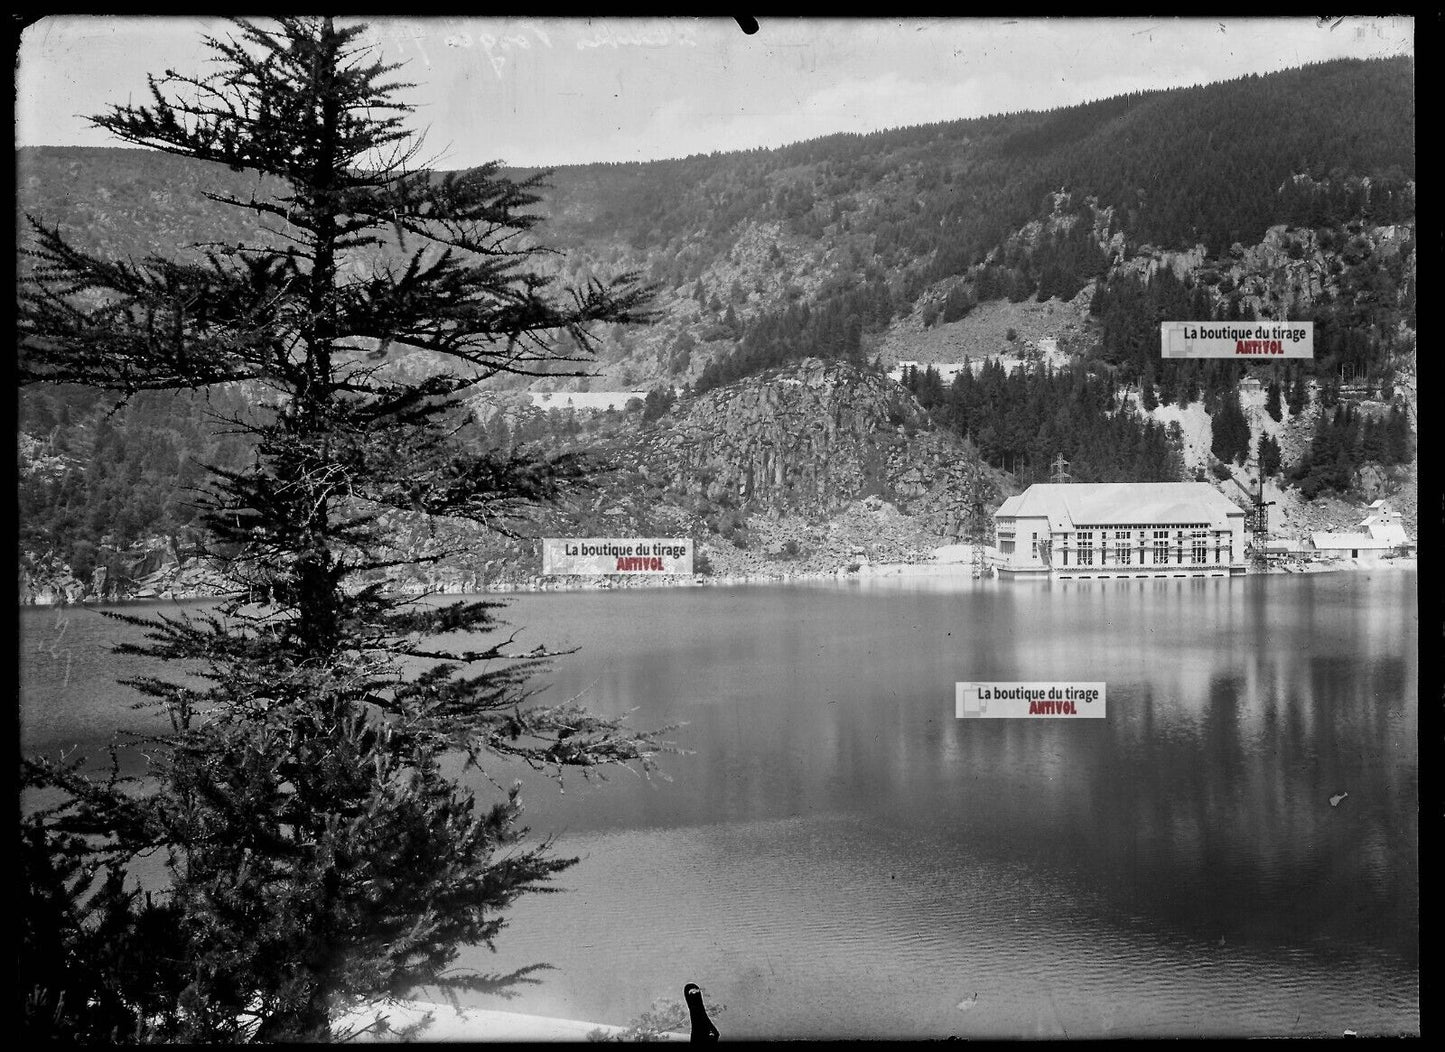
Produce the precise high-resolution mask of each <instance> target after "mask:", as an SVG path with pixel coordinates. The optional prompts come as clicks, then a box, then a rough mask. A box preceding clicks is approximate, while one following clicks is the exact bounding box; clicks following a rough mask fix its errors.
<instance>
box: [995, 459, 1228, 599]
mask: <svg viewBox="0 0 1445 1052" xmlns="http://www.w3.org/2000/svg"><path fill="white" fill-rule="evenodd" d="M1244 517H1245V516H1244V509H1243V508H1241V507H1239V506H1238V505H1236V504H1234V503H1233V502H1232V501H1230V500H1229V499H1228V498H1227V497H1225V496H1224V494H1222V493H1220V492H1219V491H1218V490H1217V489H1215V488H1214V487H1213V486H1211V485H1209V484H1208V483H1207V482H1110V483H1098V484H1091V483H1062V484H1060V483H1039V484H1036V485H1033V486H1030V487H1029V488H1028V489H1027V490H1025V491H1024V492H1023V493H1020V494H1018V495H1016V496H1013V497H1009V498H1008V499H1007V500H1006V501H1004V502H1003V504H1002V505H1001V506H1000V507H999V509H998V511H996V512H994V515H993V520H994V533H995V544H996V546H997V548H998V550H999V553H1000V555H1001V560H1000V562H999V563H998V564H997V569H998V571H999V574H1000V575H1003V576H1015V577H1049V578H1054V579H1060V580H1070V579H1078V580H1085V579H1105V578H1119V577H1123V578H1141V579H1143V578H1156V577H1165V578H1172V577H1229V576H1232V575H1235V574H1242V573H1244V572H1245V550H1244Z"/></svg>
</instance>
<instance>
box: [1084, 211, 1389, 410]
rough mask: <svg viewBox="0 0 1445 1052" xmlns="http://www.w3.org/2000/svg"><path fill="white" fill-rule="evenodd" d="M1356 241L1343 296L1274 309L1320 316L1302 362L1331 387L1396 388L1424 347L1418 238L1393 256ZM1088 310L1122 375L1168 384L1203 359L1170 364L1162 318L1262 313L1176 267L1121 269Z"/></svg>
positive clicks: (1343, 267)
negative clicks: (1404, 367) (1413, 262)
mask: <svg viewBox="0 0 1445 1052" xmlns="http://www.w3.org/2000/svg"><path fill="white" fill-rule="evenodd" d="M1317 237H1318V240H1319V241H1320V242H1322V243H1324V244H1328V245H1331V246H1333V245H1334V244H1335V243H1336V239H1337V238H1350V237H1351V235H1349V234H1348V233H1347V232H1344V231H1332V230H1324V231H1319V232H1317ZM1354 244H1355V248H1354V251H1353V252H1352V253H1350V254H1342V256H1341V257H1340V260H1338V261H1337V262H1339V270H1338V272H1337V277H1338V288H1339V291H1338V294H1336V295H1329V294H1324V295H1322V296H1321V297H1320V298H1319V299H1318V300H1317V301H1315V302H1297V301H1296V302H1292V303H1275V304H1272V307H1273V309H1272V311H1271V313H1270V315H1269V316H1270V317H1281V318H1288V319H1289V320H1290V321H1312V322H1314V351H1315V353H1314V357H1313V358H1311V359H1308V360H1306V361H1304V362H1303V363H1302V368H1303V369H1304V371H1305V372H1306V373H1307V374H1308V375H1310V376H1315V377H1318V378H1319V380H1320V382H1321V383H1322V384H1328V383H1341V382H1343V383H1370V384H1374V385H1376V386H1381V387H1386V388H1388V387H1389V385H1390V381H1391V380H1392V379H1393V376H1394V360H1395V358H1396V357H1397V356H1399V355H1403V354H1407V353H1409V352H1411V351H1413V350H1414V347H1415V338H1414V326H1415V320H1416V313H1415V288H1414V284H1413V281H1411V280H1410V274H1409V260H1410V257H1411V255H1412V254H1413V252H1414V243H1413V239H1411V240H1410V241H1409V242H1407V243H1406V244H1404V245H1403V246H1401V247H1400V249H1399V250H1398V251H1395V252H1391V253H1389V254H1388V255H1386V254H1384V253H1376V252H1371V251H1369V250H1368V243H1367V242H1366V243H1365V244H1364V247H1360V244H1359V239H1358V238H1357V237H1356V238H1355V239H1354ZM1226 284H1227V286H1228V287H1227V288H1225V286H1226ZM1221 289H1222V291H1221ZM1089 310H1090V313H1092V314H1093V315H1094V317H1095V318H1097V319H1098V320H1099V324H1100V330H1101V339H1100V347H1099V356H1100V357H1101V358H1102V360H1103V361H1105V362H1107V363H1109V364H1110V365H1113V366H1116V367H1118V369H1119V371H1120V376H1121V379H1123V380H1125V381H1136V380H1141V379H1145V378H1152V377H1156V376H1157V377H1158V378H1159V379H1160V380H1161V381H1162V382H1168V383H1176V382H1183V383H1186V384H1189V383H1198V382H1199V380H1200V378H1201V366H1202V364H1203V363H1200V362H1195V361H1177V362H1161V361H1160V359H1159V323H1160V322H1163V321H1184V320H1195V321H1205V320H1212V321H1246V322H1248V321H1255V320H1258V318H1259V312H1257V311H1256V310H1255V308H1254V304H1253V301H1252V300H1251V299H1247V298H1245V297H1243V296H1242V295H1241V294H1240V293H1239V290H1238V289H1236V288H1234V287H1233V283H1232V282H1230V281H1228V279H1227V278H1221V276H1220V275H1219V273H1218V272H1217V271H1215V270H1212V269H1208V268H1206V269H1205V270H1204V271H1202V272H1201V277H1200V280H1199V281H1196V280H1194V279H1193V278H1192V277H1189V276H1186V277H1184V278H1182V279H1181V278H1179V277H1177V276H1176V275H1175V273H1174V271H1173V270H1172V269H1171V268H1169V267H1160V268H1158V269H1157V270H1155V271H1154V273H1153V274H1152V275H1150V276H1148V277H1145V276H1143V275H1141V274H1139V273H1137V272H1133V271H1128V272H1122V273H1116V274H1114V275H1112V276H1111V277H1109V279H1108V280H1107V281H1104V282H1101V283H1100V284H1099V285H1098V286H1097V287H1096V288H1095V291H1094V295H1093V298H1092V300H1091V301H1090V305H1089ZM1163 397H1164V400H1165V401H1169V400H1170V398H1169V396H1168V395H1165V396H1163ZM1181 404H1187V403H1181Z"/></svg>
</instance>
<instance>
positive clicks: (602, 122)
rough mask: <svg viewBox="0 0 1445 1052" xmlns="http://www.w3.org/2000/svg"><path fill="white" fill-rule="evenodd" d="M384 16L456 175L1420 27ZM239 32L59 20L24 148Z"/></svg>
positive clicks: (911, 114) (1097, 84)
mask: <svg viewBox="0 0 1445 1052" xmlns="http://www.w3.org/2000/svg"><path fill="white" fill-rule="evenodd" d="M759 23H760V29H759V31H758V32H757V33H755V34H753V35H746V34H744V33H743V32H742V30H741V29H739V27H738V25H737V23H736V22H735V21H733V20H732V19H725V18H718V19H711V18H709V19H697V18H670V19H624V18H591V19H583V18H538V19H482V18H416V19H397V18H377V19H371V20H370V24H371V26H372V27H373V39H374V40H375V42H376V44H377V46H379V48H380V49H381V53H382V57H383V58H384V59H385V60H387V61H404V62H406V63H407V68H406V70H405V74H406V79H409V80H413V81H415V82H416V84H417V86H416V88H415V89H413V90H412V91H411V92H410V93H409V95H408V99H409V101H411V102H413V103H414V104H415V105H416V106H417V113H416V115H415V116H416V121H417V126H418V127H419V128H421V127H424V128H426V130H427V137H426V144H427V147H428V150H427V153H428V154H430V155H431V156H434V157H436V158H437V164H438V166H439V167H443V168H463V167H467V166H470V165H475V164H479V163H481V162H483V161H488V160H501V161H504V162H505V163H508V164H514V165H557V164H571V163H581V162H586V161H635V160H649V159H654V158H659V157H680V156H686V155H687V154H692V153H707V152H710V151H713V150H736V149H746V148H751V147H755V146H780V145H783V144H785V143H789V142H797V141H799V140H802V139H810V138H815V137H817V136H820V135H827V134H831V133H833V132H840V131H859V132H861V131H873V130H877V129H880V128H890V127H898V126H902V125H911V124H926V123H931V122H934V121H944V120H953V119H957V118H960V117H974V116H981V115H985V114H989V113H998V112H1005V111H1016V110H1037V109H1049V108H1052V107H1056V106H1063V105H1069V104H1072V103H1076V102H1082V101H1086V100H1089V99H1097V98H1104V97H1107V96H1110V95H1117V94H1119V93H1121V92H1125V91H1134V90H1140V89H1147V88H1164V87H1174V86H1180V85H1189V84H1199V83H1206V82H1210V81H1218V80H1226V79H1229V78H1232V77H1238V76H1242V75H1244V74H1247V73H1251V72H1255V73H1265V72H1268V71H1271V70H1277V69H1284V68H1288V67H1292V66H1300V65H1303V64H1305V63H1309V62H1319V61H1322V60H1326V59H1331V58H1338V57H1342V56H1356V57H1373V56H1383V55H1397V54H1402V53H1409V54H1413V48H1414V43H1413V37H1414V22H1413V20H1412V19H1408V18H1365V17H1347V18H1343V19H1340V20H1338V21H1336V20H1333V19H1331V20H1327V21H1323V22H1322V21H1320V20H1319V19H1316V18H1312V17H1311V18H1298V19H1231V18H1226V19H1222V20H1221V19H1217V18H1196V19H1164V18H1154V19H1147V20H1146V19H1018V20H1000V19H963V18H942V19H941V18H915V19H836V20H823V19H778V18H767V17H761V16H760V17H759ZM226 31H227V26H226V24H225V23H223V22H220V21H218V20H215V19H205V18H184V17H149V18H136V17H121V16H104V15H98V16H51V17H48V18H45V19H43V20H41V21H40V22H37V23H36V24H34V25H32V26H30V27H28V28H27V29H26V30H25V32H24V34H23V36H22V38H21V46H20V51H19V55H18V63H19V65H18V69H17V73H16V77H17V79H16V111H15V112H16V140H17V142H18V143H19V144H21V145H42V144H43V145H85V146H104V145H122V144H119V143H116V142H115V141H114V140H112V139H110V138H109V137H107V136H106V135H104V134H102V133H98V132H97V131H95V130H94V129H91V128H89V127H88V126H87V123H86V121H85V116H86V115H90V114H95V113H98V112H102V111H103V110H104V109H105V108H106V107H107V106H109V105H111V104H115V103H123V102H125V101H127V100H134V101H137V102H139V101H142V100H144V99H145V98H146V94H145V92H146V87H145V83H146V82H145V75H146V73H147V72H153V73H159V72H161V71H163V70H164V69H166V68H175V69H178V70H181V71H183V72H197V71H201V70H203V69H205V68H206V64H207V53H206V51H205V50H204V48H203V47H202V45H201V38H202V37H203V36H204V35H205V34H207V33H211V34H223V33H225V32H226Z"/></svg>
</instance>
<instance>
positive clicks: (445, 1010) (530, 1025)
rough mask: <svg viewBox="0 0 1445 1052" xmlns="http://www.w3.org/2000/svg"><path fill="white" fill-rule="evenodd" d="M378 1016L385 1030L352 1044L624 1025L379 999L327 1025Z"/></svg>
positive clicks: (607, 1033)
mask: <svg viewBox="0 0 1445 1052" xmlns="http://www.w3.org/2000/svg"><path fill="white" fill-rule="evenodd" d="M427 1015H431V1017H432V1018H431V1021H430V1022H429V1023H427V1024H426V1025H425V1026H424V1027H423V1028H422V1029H421V1030H419V1031H418V1032H417V1033H416V1034H415V1035H413V1036H411V1037H406V1038H403V1037H400V1036H398V1035H397V1034H396V1033H395V1031H396V1030H398V1029H404V1028H406V1027H409V1026H413V1025H415V1024H417V1023H419V1022H421V1021H422V1020H423V1019H425V1018H426V1016H427ZM378 1016H380V1017H381V1018H383V1019H385V1020H386V1021H387V1023H388V1024H389V1026H390V1027H391V1029H390V1030H387V1031H381V1032H375V1031H367V1032H365V1033H360V1034H356V1035H355V1036H353V1037H351V1038H349V1039H348V1040H349V1041H350V1042H353V1043H356V1044H387V1043H396V1042H403V1041H417V1042H424V1043H431V1042H434V1041H588V1040H591V1038H589V1036H588V1035H590V1034H592V1033H594V1032H598V1031H600V1032H601V1034H602V1035H603V1036H604V1037H605V1038H607V1039H618V1040H620V1039H621V1035H623V1034H625V1033H626V1032H627V1028H626V1027H624V1026H617V1025H615V1024H613V1023H592V1022H587V1021H586V1020H582V1019H562V1018H558V1017H555V1016H541V1015H529V1014H527V1013H523V1012H502V1011H497V1010H496V1009H490V1008H471V1007H467V1006H457V1007H453V1006H451V1005H447V1004H438V1003H436V1002H433V1001H395V1002H381V1003H377V1004H372V1005H369V1006H366V1007H363V1008H356V1009H353V1010H352V1011H350V1012H347V1013H346V1014H344V1015H342V1016H341V1017H340V1018H338V1019H337V1020H336V1022H335V1024H334V1027H333V1029H336V1030H340V1029H341V1028H343V1027H348V1028H358V1029H359V1028H361V1027H364V1026H367V1025H368V1024H369V1023H371V1022H372V1020H374V1019H375V1018H377V1017H378ZM652 1040H657V1041H686V1040H688V1035H686V1034H680V1033H662V1034H656V1035H653V1036H652Z"/></svg>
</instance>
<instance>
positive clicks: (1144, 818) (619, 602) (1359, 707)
mask: <svg viewBox="0 0 1445 1052" xmlns="http://www.w3.org/2000/svg"><path fill="white" fill-rule="evenodd" d="M946 583H947V584H948V587H941V586H940V583H939V582H938V581H931V582H930V581H927V580H926V579H902V580H899V581H896V582H886V583H885V582H877V581H874V582H867V583H853V584H847V585H840V586H833V585H819V586H808V587H791V588H749V589H739V590H737V591H736V592H735V593H731V594H730V593H728V592H727V591H724V590H722V589H695V590H685V591H676V592H627V593H619V592H613V593H590V594H589V593H582V594H550V595H548V594H543V595H529V596H525V597H522V598H521V599H519V600H518V601H517V603H516V604H515V606H514V607H513V609H512V611H511V613H510V615H509V619H510V620H511V621H513V622H514V623H516V624H518V625H523V626H526V627H525V628H524V629H523V631H522V633H521V635H520V637H519V646H520V648H521V649H527V648H530V647H531V646H532V645H534V644H536V643H538V642H548V643H550V644H552V645H555V646H572V645H575V646H579V647H580V648H581V650H580V651H579V653H577V654H575V655H572V656H570V657H567V658H564V659H563V660H562V661H561V662H560V663H559V665H558V667H557V669H556V672H555V674H554V675H553V676H552V677H551V678H552V681H553V687H552V690H551V692H550V695H549V696H550V697H553V698H555V699H561V698H563V697H567V696H570V695H572V694H573V693H578V692H581V693H582V694H583V695H584V700H585V701H586V702H587V703H588V704H590V705H592V706H593V707H595V708H598V709H601V710H603V711H610V712H616V713H621V712H625V711H629V710H634V709H635V711H634V712H633V713H632V716H631V718H632V719H633V720H634V721H636V722H637V723H638V724H640V725H644V726H656V725H660V724H664V723H674V722H684V723H685V726H683V727H682V728H681V729H680V730H679V731H678V732H677V738H678V740H679V741H680V743H681V744H683V745H684V746H686V747H688V748H689V749H692V750H694V752H693V753H692V754H691V755H688V756H683V757H674V758H670V759H669V760H668V761H667V762H666V764H665V768H666V771H667V773H668V775H670V777H671V781H666V782H664V781H660V780H657V779H654V780H643V779H638V778H634V777H631V776H630V775H614V776H613V777H612V778H611V779H610V780H609V782H608V783H607V784H606V785H605V786H600V787H590V786H584V785H581V784H578V783H576V782H575V781H569V783H568V789H567V792H566V793H565V794H558V793H557V792H556V790H555V788H554V787H551V786H549V785H547V784H545V783H542V782H539V781H537V780H536V779H535V778H532V777H531V776H524V778H525V780H528V781H530V782H531V783H532V784H530V785H529V786H528V788H527V790H526V794H525V796H526V799H527V801H528V816H527V817H528V821H529V823H530V824H531V825H532V826H533V827H534V828H536V829H539V830H547V831H561V833H562V834H563V838H562V843H561V846H562V848H563V849H564V850H566V851H570V852H577V853H580V854H582V855H584V856H585V861H584V862H583V863H582V864H581V865H580V866H579V867H577V868H576V869H574V870H573V871H571V872H570V873H569V874H568V875H567V877H566V878H565V880H564V884H566V885H567V886H569V887H571V888H572V889H574V894H571V895H562V896H545V897H541V900H540V901H537V902H524V903H523V904H521V905H520V906H519V908H518V909H517V911H516V913H515V914H514V918H513V924H512V927H511V928H510V929H509V932H508V934H507V936H505V937H504V939H503V949H502V955H501V958H500V959H498V958H491V957H488V956H486V955H485V954H481V955H479V956H478V957H477V958H476V962H475V963H477V964H479V965H480V966H482V967H485V968H487V969H492V968H495V967H511V966H514V965H516V964H521V963H526V962H528V961H531V960H538V959H541V960H549V961H552V962H553V963H556V964H558V965H559V968H560V972H559V973H558V974H557V976H556V978H555V979H554V980H552V981H549V982H548V983H547V984H545V986H544V987H542V988H538V989H536V990H530V991H527V992H526V993H525V994H524V995H523V997H522V999H521V1000H520V1001H519V1002H517V1003H516V1004H515V1005H514V1006H513V1007H516V1008H517V1009H518V1010H521V1011H553V1012H559V1013H562V1014H567V1015H571V1016H575V1017H583V1018H597V1019H606V1020H608V1021H613V1022H625V1021H626V1019H627V1018H628V1016H629V1015H632V1014H635V1013H636V1012H637V1011H640V1010H641V1008H643V1007H645V1006H646V1005H647V1004H648V1003H649V1002H650V1001H651V1000H652V998H654V997H656V996H659V995H661V994H666V993H675V991H673V987H675V986H679V985H680V983H679V982H678V981H676V980H677V976H678V975H680V974H682V973H684V972H686V973H687V974H688V975H689V976H690V977H697V978H699V979H700V981H703V980H705V981H704V985H705V986H706V987H707V988H708V989H709V991H710V992H715V993H716V995H717V996H718V997H719V998H720V999H721V1000H722V1001H724V1002H726V1003H728V1004H729V1005H732V1006H734V1008H733V1010H732V1018H731V1019H729V1018H728V1016H727V1015H724V1016H723V1017H722V1019H720V1020H719V1027H720V1029H723V1030H724V1033H726V1034H729V1035H737V1036H745V1035H747V1034H752V1035H760V1036H761V1035H780V1034H794V1035H808V1034H822V1033H835V1034H849V1033H857V1034H871V1035H889V1034H898V1035H902V1036H908V1035H924V1034H931V1035H941V1034H948V1033H959V1034H965V1035H973V1036H986V1035H1012V1034H1019V1035H1025V1034H1027V1035H1054V1034H1062V1033H1065V1032H1067V1033H1069V1034H1070V1035H1071V1036H1078V1035H1080V1034H1090V1035H1102V1034H1109V1033H1150V1032H1164V1033H1324V1032H1334V1033H1338V1032H1340V1030H1342V1029H1344V1028H1349V1029H1354V1030H1356V1031H1358V1032H1361V1033H1366V1032H1396V1031H1411V1032H1413V1031H1416V1030H1417V1029H1418V960H1419V943H1418V934H1417V933H1418V916H1419V898H1418V869H1417V863H1416V844H1417V829H1416V813H1417V770H1418V768H1417V762H1416V756H1417V749H1418V738H1417V729H1416V720H1417V711H1418V700H1417V696H1418V666H1417V659H1416V631H1417V623H1416V614H1415V609H1416V595H1415V575H1414V574H1406V573H1393V574H1373V575H1351V574H1336V575H1327V576H1312V577H1303V578H1251V579H1247V580H1234V581H1230V580H1202V581H1172V580H1171V581H1152V580H1151V581H1138V582H1131V581H1119V582H1111V581H1098V582H1088V581H1080V582H1059V583H1055V584H1052V585H1050V584H1048V583H1035V584H1027V585H1024V586H1022V587H1014V586H1012V585H1011V584H1006V583H1001V582H996V581H978V582H974V581H969V580H966V579H965V580H963V581H951V582H946ZM30 613H31V612H29V611H27V612H26V619H27V620H26V626H27V631H33V630H34V629H35V627H36V624H35V622H36V619H35V618H32V617H30ZM24 653H25V655H26V658H27V669H28V673H27V684H26V690H27V695H26V713H27V724H28V725H27V726H26V727H25V730H26V732H27V738H28V739H29V740H30V741H31V742H32V743H34V742H36V741H37V740H39V741H41V742H44V741H46V740H48V741H50V742H52V743H53V742H54V741H56V740H60V739H62V738H64V736H65V734H67V733H74V732H75V728H74V727H73V726H71V727H67V728H62V729H59V730H58V729H57V725H56V721H55V720H54V719H53V718H49V719H39V718H37V719H34V720H31V719H30V718H29V717H31V716H32V715H35V705H36V704H37V700H36V699H37V698H46V699H49V702H48V703H53V702H55V701H56V695H57V691H58V693H59V694H60V695H64V697H62V698H60V699H59V700H60V702H61V707H62V708H63V709H65V711H67V712H79V713H80V719H81V723H82V724H93V725H94V726H95V727H106V728H108V727H110V726H112V725H114V724H116V723H117V722H124V719H125V718H126V717H117V716H116V713H115V712H114V711H113V708H112V709H106V710H105V711H103V712H97V713H92V712H90V711H89V710H88V709H87V708H86V706H85V705H80V704H79V703H78V702H77V701H76V699H75V698H74V697H73V694H74V691H75V690H76V689H77V687H76V686H71V687H68V688H66V689H65V690H59V689H58V688H55V689H52V688H54V683H53V682H52V681H51V680H47V679H46V676H47V675H53V668H51V666H49V665H47V664H46V663H45V662H47V661H49V660H50V658H48V657H47V656H45V655H40V658H41V659H43V660H31V658H33V657H35V655H36V654H38V652H37V651H34V648H31V647H27V648H25V650H24ZM101 667H102V668H104V663H103V662H102V663H101ZM47 670H50V671H47ZM959 680H1073V681H1103V682H1105V683H1106V684H1107V687H1108V713H1109V715H1108V718H1107V719H1105V720H1089V721H1080V722H1078V723H1070V722H1066V721H1050V722H1040V723H1029V722H1026V721H1007V720H998V721H986V720H956V719H954V718H953V684H954V682H956V681H959ZM95 683H96V681H92V682H91V684H90V686H88V687H82V688H80V689H86V690H90V691H92V692H98V691H99V690H100V688H99V687H97V686H96V685H95ZM42 684H48V685H45V686H42ZM103 696H109V697H114V694H113V693H111V692H107V694H106V695H103ZM67 706H68V707H69V708H66V707H67ZM77 706H78V708H77ZM52 716H53V713H52ZM62 722H63V721H62ZM479 785H480V783H479ZM1332 798H1333V799H1334V800H1335V802H1333V803H1332ZM619 963H625V966H624V967H619ZM802 990H806V991H807V996H806V997H805V996H802V995H801V994H800V993H799V991H802ZM975 994H976V1000H975V1001H972V1002H970V1001H969V998H970V996H971V995H975ZM960 1004H968V1005H969V1007H968V1008H967V1009H960V1008H959V1007H958V1006H959V1005H960ZM729 1024H730V1025H729Z"/></svg>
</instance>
